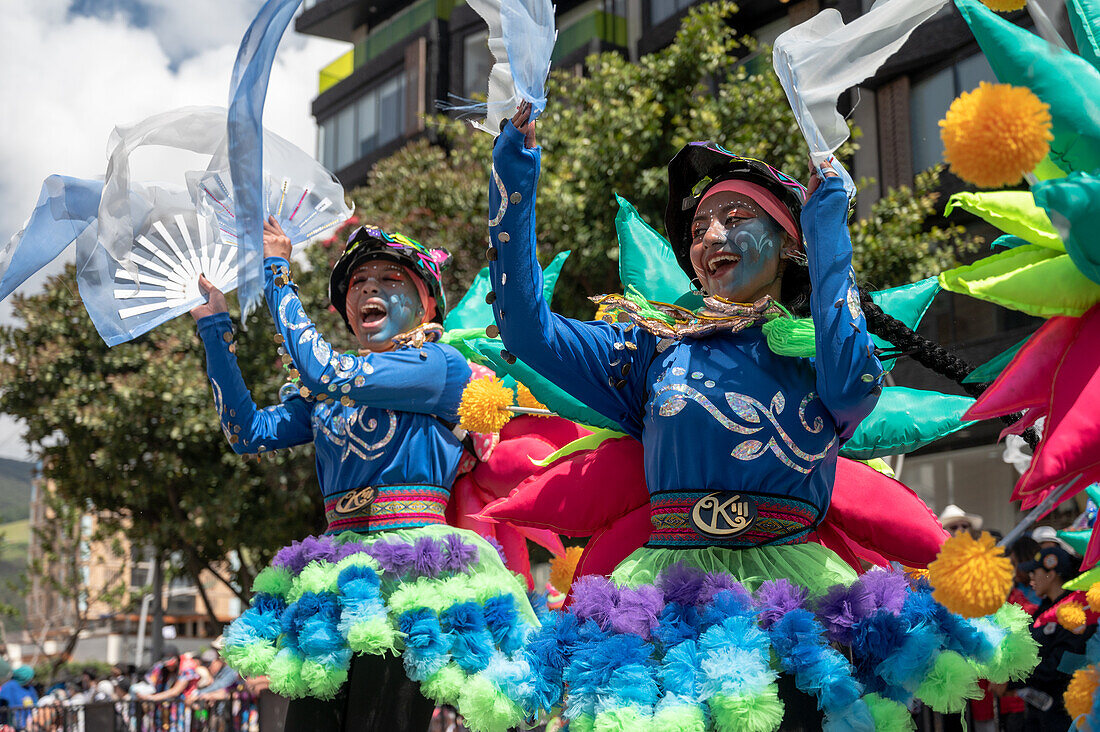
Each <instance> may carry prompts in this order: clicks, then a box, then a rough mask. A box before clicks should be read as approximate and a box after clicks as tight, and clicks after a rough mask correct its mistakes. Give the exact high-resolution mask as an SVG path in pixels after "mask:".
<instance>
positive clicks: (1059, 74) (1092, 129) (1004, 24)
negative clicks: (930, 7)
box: [955, 0, 1100, 172]
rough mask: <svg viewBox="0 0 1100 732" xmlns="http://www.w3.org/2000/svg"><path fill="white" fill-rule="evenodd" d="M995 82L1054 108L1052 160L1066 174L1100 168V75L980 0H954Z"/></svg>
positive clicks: (1075, 56)
mask: <svg viewBox="0 0 1100 732" xmlns="http://www.w3.org/2000/svg"><path fill="white" fill-rule="evenodd" d="M955 4H956V5H957V6H958V8H959V12H960V13H962V16H963V19H965V20H966V22H967V24H968V25H969V26H970V30H971V31H973V33H974V37H975V38H977V39H978V45H980V46H981V47H982V51H983V52H985V56H986V58H987V59H989V64H990V65H991V66H992V67H993V72H994V73H995V74H996V75H997V78H998V79H999V80H1000V81H1001V82H1003V83H1006V84H1013V85H1015V86H1026V87H1028V88H1030V89H1031V90H1032V91H1033V92H1035V94H1036V96H1038V97H1039V98H1040V99H1041V100H1043V101H1044V102H1046V103H1047V104H1049V105H1050V115H1051V117H1052V119H1053V126H1052V131H1053V133H1054V141H1053V142H1051V145H1050V157H1051V159H1052V160H1053V161H1054V162H1055V163H1056V164H1057V165H1058V167H1060V168H1062V169H1063V170H1066V171H1069V172H1073V171H1091V170H1095V169H1096V168H1100V71H1098V70H1097V69H1096V68H1094V67H1093V66H1092V65H1091V64H1089V62H1088V61H1086V60H1084V59H1083V58H1081V57H1080V56H1077V55H1075V54H1072V53H1070V52H1069V51H1066V50H1065V49H1061V48H1056V47H1055V46H1052V45H1051V44H1049V43H1047V42H1046V41H1044V40H1043V39H1042V38H1040V37H1039V36H1037V35H1035V34H1034V33H1031V32H1029V31H1026V30H1024V29H1023V28H1020V27H1019V26H1016V25H1013V24H1012V23H1011V22H1010V21H1008V20H1006V19H1004V18H1002V17H1000V16H998V15H997V14H996V13H994V12H993V11H992V10H990V9H989V8H987V7H986V6H985V5H983V4H982V3H980V2H979V1H978V0H955Z"/></svg>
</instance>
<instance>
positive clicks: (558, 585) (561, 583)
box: [550, 546, 584, 593]
mask: <svg viewBox="0 0 1100 732" xmlns="http://www.w3.org/2000/svg"><path fill="white" fill-rule="evenodd" d="M583 553H584V549H582V548H581V547H579V546H571V547H568V548H566V550H565V554H563V555H562V556H560V557H554V558H552V559H551V560H550V584H552V585H553V586H554V589H555V590H557V591H558V592H563V593H564V592H569V586H570V585H571V584H573V573H574V572H576V571H577V562H579V561H580V560H581V554H583Z"/></svg>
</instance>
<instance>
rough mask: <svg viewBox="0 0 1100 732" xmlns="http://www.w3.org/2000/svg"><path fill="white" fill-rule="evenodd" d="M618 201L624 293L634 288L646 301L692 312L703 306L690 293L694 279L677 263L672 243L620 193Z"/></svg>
mask: <svg viewBox="0 0 1100 732" xmlns="http://www.w3.org/2000/svg"><path fill="white" fill-rule="evenodd" d="M615 200H616V201H618V202H619V212H618V213H617V214H615V233H616V235H617V236H618V239H619V281H620V282H621V283H622V285H623V291H624V292H625V291H626V289H627V287H628V286H631V285H633V286H634V287H635V288H636V289H637V290H638V292H640V293H642V295H643V296H644V297H645V299H646V300H655V301H657V302H664V303H672V304H674V305H679V306H680V307H683V308H687V309H688V310H695V309H696V308H699V307H702V305H703V300H702V298H700V297H699V296H698V295H692V294H691V293H690V290H691V280H690V278H688V276H687V275H686V274H684V270H682V269H680V265H679V264H677V263H676V255H675V254H673V253H672V246H671V245H670V244H669V243H668V240H667V239H665V238H664V237H663V236H661V235H660V234H658V233H657V230H656V229H654V228H653V227H652V226H650V225H649V224H647V223H646V222H645V221H644V220H643V219H642V217H641V215H640V214H639V213H638V210H637V209H636V208H634V206H633V205H631V203H630V201H628V200H626V199H625V198H623V197H622V196H620V195H619V194H617V193H616V194H615Z"/></svg>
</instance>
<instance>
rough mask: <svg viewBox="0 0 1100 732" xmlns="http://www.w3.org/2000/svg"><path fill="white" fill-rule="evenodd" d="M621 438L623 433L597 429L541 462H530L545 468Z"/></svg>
mask: <svg viewBox="0 0 1100 732" xmlns="http://www.w3.org/2000/svg"><path fill="white" fill-rule="evenodd" d="M622 436H623V433H622V432H620V431H617V430H607V429H598V430H596V431H595V432H593V433H592V434H590V435H585V436H584V437H581V438H578V439H576V440H573V441H572V442H570V443H569V444H568V445H566V446H565V447H563V448H561V449H560V450H558V451H557V452H552V453H550V454H549V455H547V456H546V457H544V458H543V459H542V460H531V463H532V464H534V465H537V466H538V467H540V468H545V467H546V466H547V465H549V464H550V463H552V462H555V461H557V460H561V459H562V458H563V457H565V456H567V455H572V454H573V453H576V452H581V451H582V450H595V449H596V448H597V447H599V446H600V445H602V444H603V443H605V442H607V441H608V440H614V439H617V438H619V437H622Z"/></svg>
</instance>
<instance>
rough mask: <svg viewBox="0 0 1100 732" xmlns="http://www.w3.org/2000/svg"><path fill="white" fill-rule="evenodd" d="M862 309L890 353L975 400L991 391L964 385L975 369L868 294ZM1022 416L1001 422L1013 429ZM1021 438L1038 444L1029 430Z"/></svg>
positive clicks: (1029, 442) (1033, 447)
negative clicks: (907, 359)
mask: <svg viewBox="0 0 1100 732" xmlns="http://www.w3.org/2000/svg"><path fill="white" fill-rule="evenodd" d="M860 305H861V306H862V307H863V314H864V316H866V318H867V330H868V331H870V332H871V333H874V334H875V335H877V336H878V337H879V338H882V339H883V340H885V341H889V342H890V343H891V344H893V346H894V349H893V351H891V353H894V352H897V353H898V354H899V355H906V356H909V357H910V358H912V359H913V360H914V361H916V362H917V363H919V364H920V365H921V366H924V367H925V368H927V369H930V370H931V371H934V372H936V373H937V374H941V375H943V376H946V377H947V378H949V379H951V380H952V381H954V382H955V383H956V384H958V385H959V386H961V387H962V388H963V390H964V391H966V393H967V394H969V395H970V396H972V397H975V398H977V397H979V396H981V395H982V393H983V392H984V391H985V390H986V389H987V388H989V384H988V383H984V384H973V383H964V381H963V379H965V378H966V377H967V376H969V375H970V372H972V371H973V370H974V367H973V366H971V365H970V364H969V363H967V362H966V361H964V360H963V359H961V358H959V357H958V356H956V355H955V354H953V353H951V352H950V351H948V350H947V349H946V348H944V347H943V346H941V345H940V344H938V343H934V342H932V341H930V340H928V339H927V338H925V337H924V336H922V335H920V334H918V333H917V332H916V331H915V330H913V329H912V328H910V327H909V326H907V325H906V324H905V323H903V322H901V321H900V320H898V319H896V318H894V317H891V316H890V315H889V314H887V313H886V312H884V311H883V310H882V308H880V307H879V306H878V305H877V304H876V303H875V301H874V300H872V299H871V296H870V294H868V293H866V292H864V293H861V294H860ZM1022 416H1023V415H1022V414H1012V415H1007V416H1004V417H1001V421H1002V422H1004V423H1005V424H1008V425H1012V424H1015V423H1016V422H1017V421H1019V419H1020V418H1021V417H1022ZM1022 437H1023V438H1024V440H1026V441H1027V444H1028V445H1029V446H1030V447H1031V449H1032V450H1034V449H1035V446H1036V445H1037V444H1038V443H1039V437H1038V435H1037V434H1036V433H1035V430H1034V429H1031V428H1030V427H1029V428H1028V429H1026V430H1024V433H1023V435H1022Z"/></svg>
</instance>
